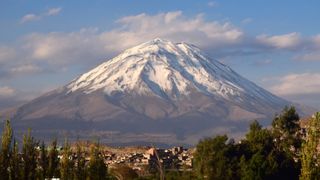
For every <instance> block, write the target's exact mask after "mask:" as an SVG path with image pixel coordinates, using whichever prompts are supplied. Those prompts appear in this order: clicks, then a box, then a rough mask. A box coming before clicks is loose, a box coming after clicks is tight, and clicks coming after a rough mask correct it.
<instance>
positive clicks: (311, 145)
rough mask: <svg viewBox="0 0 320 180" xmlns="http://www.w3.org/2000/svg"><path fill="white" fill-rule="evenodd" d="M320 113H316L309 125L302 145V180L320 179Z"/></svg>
mask: <svg viewBox="0 0 320 180" xmlns="http://www.w3.org/2000/svg"><path fill="white" fill-rule="evenodd" d="M319 140H320V113H319V112H318V113H316V114H315V115H314V116H313V117H312V119H311V121H310V124H309V128H308V131H307V137H306V141H305V142H304V143H303V145H302V151H301V154H302V157H301V166H302V167H301V174H300V179H301V180H313V179H320V167H319V163H320V154H319V150H318V148H319V147H320V146H319V145H320V141H319Z"/></svg>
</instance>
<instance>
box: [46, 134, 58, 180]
mask: <svg viewBox="0 0 320 180" xmlns="http://www.w3.org/2000/svg"><path fill="white" fill-rule="evenodd" d="M58 155H59V154H58V149H57V140H56V139H55V140H53V141H52V143H51V146H50V150H49V154H48V159H49V167H48V178H53V177H55V178H58V177H60V173H59V167H58V166H59V158H58Z"/></svg>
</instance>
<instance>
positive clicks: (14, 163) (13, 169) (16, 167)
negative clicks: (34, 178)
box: [9, 140, 22, 180]
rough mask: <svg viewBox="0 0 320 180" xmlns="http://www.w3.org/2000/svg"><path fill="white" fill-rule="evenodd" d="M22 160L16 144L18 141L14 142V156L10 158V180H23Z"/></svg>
mask: <svg viewBox="0 0 320 180" xmlns="http://www.w3.org/2000/svg"><path fill="white" fill-rule="evenodd" d="M20 166H21V159H20V156H19V149H18V143H16V140H14V141H13V148H12V154H11V158H10V168H9V169H10V170H9V171H10V179H12V180H14V179H22V175H21V169H20Z"/></svg>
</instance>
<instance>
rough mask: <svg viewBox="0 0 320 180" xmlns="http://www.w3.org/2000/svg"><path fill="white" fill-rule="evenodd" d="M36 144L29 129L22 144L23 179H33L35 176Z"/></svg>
mask: <svg viewBox="0 0 320 180" xmlns="http://www.w3.org/2000/svg"><path fill="white" fill-rule="evenodd" d="M37 146H38V143H37V142H36V141H35V140H34V138H33V137H32V136H31V130H30V129H29V130H28V132H27V134H25V135H24V137H23V145H22V160H23V161H22V162H23V164H22V166H23V179H35V177H36V168H37V162H36V158H37V156H38V154H37V149H36V148H37Z"/></svg>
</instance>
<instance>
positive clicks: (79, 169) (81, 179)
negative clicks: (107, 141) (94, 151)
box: [73, 142, 87, 180]
mask: <svg viewBox="0 0 320 180" xmlns="http://www.w3.org/2000/svg"><path fill="white" fill-rule="evenodd" d="M74 166H75V167H74V170H73V172H74V179H75V180H85V179H86V177H87V174H86V160H85V155H84V153H83V150H82V148H81V145H80V143H79V142H78V143H77V146H76V159H75V164H74Z"/></svg>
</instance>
